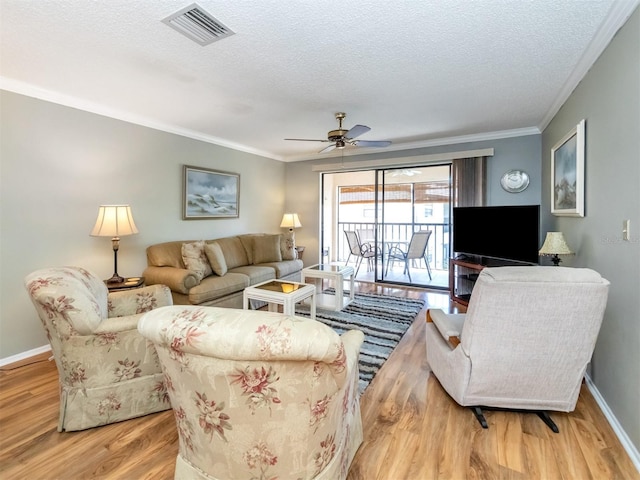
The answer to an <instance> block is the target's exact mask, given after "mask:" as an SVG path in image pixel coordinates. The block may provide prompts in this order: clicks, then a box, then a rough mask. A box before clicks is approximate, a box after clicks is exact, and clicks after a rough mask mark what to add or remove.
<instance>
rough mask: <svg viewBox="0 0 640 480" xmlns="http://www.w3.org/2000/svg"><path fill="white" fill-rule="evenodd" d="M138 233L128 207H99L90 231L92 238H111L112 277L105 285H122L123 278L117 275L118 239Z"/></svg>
mask: <svg viewBox="0 0 640 480" xmlns="http://www.w3.org/2000/svg"><path fill="white" fill-rule="evenodd" d="M136 233H138V229H137V228H136V224H135V223H134V221H133V215H132V213H131V207H130V206H129V205H100V207H99V208H98V218H97V219H96V224H95V225H94V227H93V230H92V231H91V236H92V237H111V243H112V244H113V276H112V277H111V278H110V279H109V280H107V281H106V282H107V283H122V282H124V278H123V277H121V276H120V275H118V248H119V247H120V237H124V236H126V235H134V234H136Z"/></svg>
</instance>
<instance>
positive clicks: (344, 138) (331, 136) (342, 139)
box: [285, 112, 391, 153]
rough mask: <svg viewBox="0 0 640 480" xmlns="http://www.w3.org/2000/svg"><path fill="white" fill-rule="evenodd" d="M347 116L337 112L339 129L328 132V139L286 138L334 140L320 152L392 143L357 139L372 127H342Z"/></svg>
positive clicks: (295, 139) (311, 140)
mask: <svg viewBox="0 0 640 480" xmlns="http://www.w3.org/2000/svg"><path fill="white" fill-rule="evenodd" d="M346 116H347V114H346V113H344V112H338V113H336V120H337V121H338V129H337V130H331V131H330V132H329V133H328V134H327V140H316V139H310V138H285V140H294V141H298V142H333V143H332V144H331V145H329V146H328V147H326V148H323V149H322V150H320V151H319V152H318V153H326V152H330V151H331V150H333V149H334V148H344V147H346V146H347V145H352V146H354V147H388V146H389V145H391V142H390V141H387V140H355V138H356V137H359V136H360V135H362V134H363V133H367V132H368V131H369V130H371V128H369V127H367V126H366V125H356V126H354V127H351V129H349V130H345V129H343V128H342V120H344V118H345V117H346Z"/></svg>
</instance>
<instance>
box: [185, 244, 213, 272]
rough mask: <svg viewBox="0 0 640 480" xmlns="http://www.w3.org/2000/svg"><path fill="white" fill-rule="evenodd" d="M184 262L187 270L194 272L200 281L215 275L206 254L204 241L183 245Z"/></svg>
mask: <svg viewBox="0 0 640 480" xmlns="http://www.w3.org/2000/svg"><path fill="white" fill-rule="evenodd" d="M182 261H183V262H184V265H185V267H187V270H190V271H192V272H193V274H194V275H195V276H196V278H198V281H200V280H202V279H203V278H204V277H208V276H209V275H211V274H212V273H213V270H212V269H211V265H209V261H208V260H207V256H206V255H205V253H204V240H200V241H198V242H191V243H183V244H182Z"/></svg>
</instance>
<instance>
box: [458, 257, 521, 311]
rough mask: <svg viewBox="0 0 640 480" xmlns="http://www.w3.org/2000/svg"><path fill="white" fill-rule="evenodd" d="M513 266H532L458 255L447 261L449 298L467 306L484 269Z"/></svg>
mask: <svg viewBox="0 0 640 480" xmlns="http://www.w3.org/2000/svg"><path fill="white" fill-rule="evenodd" d="M513 265H532V264H530V263H523V262H513V261H509V260H500V259H494V258H486V257H473V256H469V255H460V256H458V257H456V258H450V259H449V297H450V298H451V300H453V301H454V302H456V303H460V304H461V305H465V306H466V305H469V299H470V298H471V292H472V291H473V287H474V285H475V283H476V280H478V276H479V275H480V272H481V271H482V269H483V268H485V267H505V266H513Z"/></svg>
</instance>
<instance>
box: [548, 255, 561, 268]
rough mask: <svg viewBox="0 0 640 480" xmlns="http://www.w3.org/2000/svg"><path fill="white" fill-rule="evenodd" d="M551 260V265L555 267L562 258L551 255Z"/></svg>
mask: <svg viewBox="0 0 640 480" xmlns="http://www.w3.org/2000/svg"><path fill="white" fill-rule="evenodd" d="M551 261H552V262H553V265H554V266H556V267H557V266H558V265H560V262H561V261H562V259H561V258H560V257H559V256H558V255H554V256H553V257H551Z"/></svg>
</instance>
